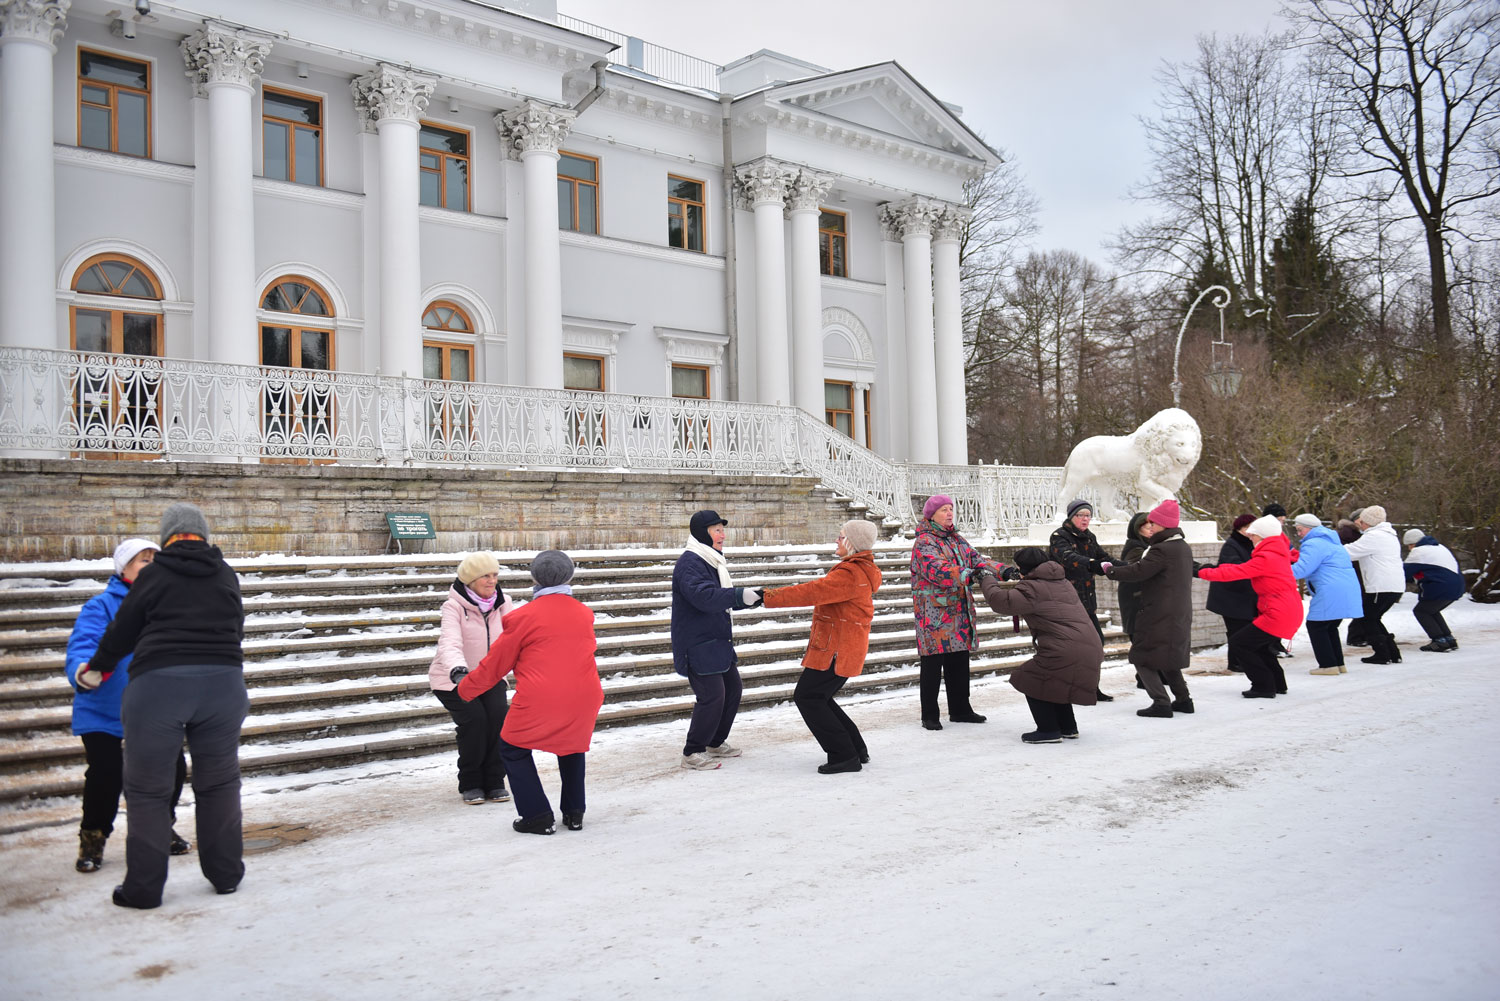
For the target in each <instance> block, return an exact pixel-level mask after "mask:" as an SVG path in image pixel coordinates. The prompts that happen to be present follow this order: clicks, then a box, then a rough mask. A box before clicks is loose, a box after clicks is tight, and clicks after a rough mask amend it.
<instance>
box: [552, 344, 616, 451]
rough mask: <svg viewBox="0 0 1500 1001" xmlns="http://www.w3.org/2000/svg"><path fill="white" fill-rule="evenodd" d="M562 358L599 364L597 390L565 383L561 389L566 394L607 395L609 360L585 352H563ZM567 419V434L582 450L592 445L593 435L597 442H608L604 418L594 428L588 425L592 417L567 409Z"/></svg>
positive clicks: (607, 427) (599, 419)
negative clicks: (584, 359) (579, 387)
mask: <svg viewBox="0 0 1500 1001" xmlns="http://www.w3.org/2000/svg"><path fill="white" fill-rule="evenodd" d="M563 358H564V359H567V358H586V359H588V360H589V361H596V362H598V363H599V388H598V389H578V388H575V387H572V386H569V385H567V384H566V383H564V385H563V389H564V390H565V391H566V392H569V393H607V392H609V358H608V357H607V356H605V355H594V354H589V353H588V352H586V351H564V352H563ZM564 368H566V366H564ZM567 417H568V434H569V436H570V437H571V438H572V439H573V443H574V444H575V445H578V446H580V447H583V448H588V447H590V446H592V444H593V441H592V437H593V435H594V434H597V435H598V438H599V440H600V441H601V442H607V441H608V440H609V424H608V422H607V421H606V420H605V419H604V418H602V417H600V418H598V422H599V424H598V427H597V428H595V427H594V426H593V425H592V424H591V423H590V422H591V421H592V420H594V418H593V417H592V415H590V414H586V413H585V412H584V411H582V410H576V409H572V408H569V410H568V415H567Z"/></svg>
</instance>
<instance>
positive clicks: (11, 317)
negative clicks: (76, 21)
mask: <svg viewBox="0 0 1500 1001" xmlns="http://www.w3.org/2000/svg"><path fill="white" fill-rule="evenodd" d="M69 6H71V4H70V0H0V345H3V346H5V347H24V348H57V347H66V346H67V344H66V342H65V341H64V340H62V339H61V338H59V336H58V330H57V277H56V274H55V271H56V268H57V246H56V243H57V235H56V231H55V225H56V224H55V221H54V216H53V212H54V210H55V206H56V195H55V192H54V186H55V182H54V180H53V164H52V56H53V55H54V54H55V53H56V52H57V40H58V39H60V38H61V37H62V33H63V29H64V28H66V27H67V24H68V8H69Z"/></svg>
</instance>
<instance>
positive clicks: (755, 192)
mask: <svg viewBox="0 0 1500 1001" xmlns="http://www.w3.org/2000/svg"><path fill="white" fill-rule="evenodd" d="M797 176H798V168H797V167H794V166H792V165H791V164H788V163H782V162H781V161H780V160H777V159H775V158H773V157H769V156H763V157H760V158H759V159H756V160H751V161H750V162H749V163H747V164H744V165H743V166H739V167H736V168H734V179H735V192H736V194H737V195H738V198H737V202H738V203H739V204H740V207H741V208H750V209H753V208H754V207H755V206H757V205H785V204H786V196H787V192H788V191H789V190H790V189H791V187H792V185H793V184H794V183H795V182H796V180H797Z"/></svg>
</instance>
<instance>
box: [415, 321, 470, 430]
mask: <svg viewBox="0 0 1500 1001" xmlns="http://www.w3.org/2000/svg"><path fill="white" fill-rule="evenodd" d="M473 377H474V349H473V348H472V347H470V346H468V345H466V344H448V343H445V342H443V341H423V342H422V378H424V379H442V380H445V381H448V382H469V381H470V380H471V379H473ZM432 388H433V393H432V395H431V396H430V397H429V398H428V401H427V445H428V448H430V449H432V450H433V453H434V454H435V455H438V456H441V457H442V458H447V459H453V458H459V457H460V454H461V452H462V450H463V449H466V448H471V447H473V446H474V406H475V405H474V403H473V402H472V401H471V400H470V399H469V397H468V395H467V394H466V393H465V392H463V391H462V390H456V389H455V390H449V389H446V388H440V387H432Z"/></svg>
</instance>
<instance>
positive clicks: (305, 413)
mask: <svg viewBox="0 0 1500 1001" xmlns="http://www.w3.org/2000/svg"><path fill="white" fill-rule="evenodd" d="M330 302H331V300H330V299H329V296H328V293H327V292H325V291H323V290H322V289H321V288H319V287H318V285H317V284H316V283H315V282H312V281H310V280H308V279H306V278H302V277H299V276H295V275H289V276H286V277H283V278H278V279H276V280H275V281H273V282H272V283H271V284H270V285H268V286H267V287H266V290H265V292H264V294H262V295H261V297H260V363H261V364H262V365H265V366H266V367H267V368H268V369H270V370H272V371H267V372H266V381H265V389H264V391H263V396H264V399H263V400H262V407H261V413H262V426H261V430H262V433H263V435H264V437H265V453H266V455H268V456H288V457H295V458H300V459H314V460H319V461H329V462H331V461H333V459H334V458H335V455H334V452H333V444H334V431H335V429H336V423H337V422H336V414H335V413H334V400H335V397H334V393H333V382H332V379H330V378H329V377H328V376H323V375H317V374H314V373H318V372H330V371H332V370H333V334H334V327H333V308H332V306H330V305H329V303H330ZM275 369H294V370H295V369H305V370H311V372H308V373H306V374H303V373H301V372H277V371H274V370H275Z"/></svg>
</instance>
